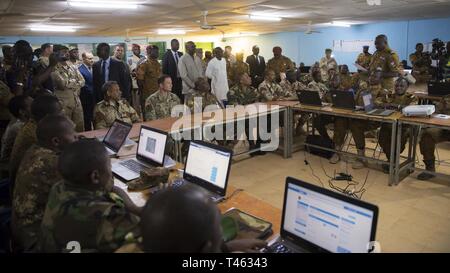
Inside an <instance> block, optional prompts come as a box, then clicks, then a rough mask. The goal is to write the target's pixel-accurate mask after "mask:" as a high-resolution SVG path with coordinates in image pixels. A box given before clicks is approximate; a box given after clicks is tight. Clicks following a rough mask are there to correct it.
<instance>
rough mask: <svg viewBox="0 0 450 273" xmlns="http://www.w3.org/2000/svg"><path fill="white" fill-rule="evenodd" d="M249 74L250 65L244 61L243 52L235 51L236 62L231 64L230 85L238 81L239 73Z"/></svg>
mask: <svg viewBox="0 0 450 273" xmlns="http://www.w3.org/2000/svg"><path fill="white" fill-rule="evenodd" d="M244 73H246V74H249V73H250V67H249V65H248V64H247V63H245V62H244V53H236V62H235V63H234V64H231V80H232V81H231V82H230V86H232V85H236V84H238V83H239V78H240V75H242V74H244Z"/></svg>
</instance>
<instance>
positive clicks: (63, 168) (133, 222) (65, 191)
mask: <svg viewBox="0 0 450 273" xmlns="http://www.w3.org/2000/svg"><path fill="white" fill-rule="evenodd" d="M58 171H59V173H60V174H61V176H62V177H63V179H64V180H63V181H60V182H58V183H56V184H55V185H54V186H53V187H52V189H51V191H50V194H49V197H48V202H47V206H46V209H45V213H44V217H43V219H42V225H41V234H40V240H39V250H40V251H41V252H69V251H71V250H72V249H71V248H70V246H69V245H68V243H69V242H76V243H78V244H79V247H80V249H79V251H81V252H96V251H99V252H113V251H115V250H116V249H118V248H119V247H121V246H122V245H124V244H126V243H131V241H135V240H136V238H137V236H139V235H140V233H139V229H138V228H139V227H138V224H139V217H138V216H137V215H139V214H140V213H141V209H140V208H138V207H137V206H136V205H134V204H133V202H132V201H131V200H130V198H129V197H128V195H127V194H126V193H125V192H124V191H123V190H122V189H120V188H118V187H115V186H114V185H113V177H112V173H111V162H110V159H109V157H108V155H107V153H106V149H105V147H104V146H103V144H102V143H101V142H99V141H97V140H90V139H83V140H79V141H77V142H75V143H72V144H70V145H69V146H68V147H67V148H65V149H64V151H63V152H62V153H61V155H60V157H59V160H58Z"/></svg>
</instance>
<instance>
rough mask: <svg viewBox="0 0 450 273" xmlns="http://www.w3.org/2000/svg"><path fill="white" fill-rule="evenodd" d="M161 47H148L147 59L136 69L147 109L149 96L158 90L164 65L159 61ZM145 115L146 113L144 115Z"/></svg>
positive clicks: (143, 106)
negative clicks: (146, 102)
mask: <svg viewBox="0 0 450 273" xmlns="http://www.w3.org/2000/svg"><path fill="white" fill-rule="evenodd" d="M158 56H159V48H158V47H157V46H154V45H152V46H148V47H147V60H146V61H145V62H143V63H141V64H140V65H139V66H138V67H137V69H136V79H137V83H138V86H139V90H140V94H141V97H140V100H141V107H142V109H145V101H146V100H147V98H148V97H149V96H150V95H151V94H153V93H155V92H156V91H158V89H159V86H158V78H159V77H160V76H161V73H162V67H161V64H160V63H159V62H158ZM144 112H145V110H144ZM143 116H144V117H145V113H144V115H143Z"/></svg>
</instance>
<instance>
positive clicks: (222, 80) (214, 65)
mask: <svg viewBox="0 0 450 273" xmlns="http://www.w3.org/2000/svg"><path fill="white" fill-rule="evenodd" d="M205 74H206V77H208V78H209V79H211V93H213V94H214V95H215V96H216V98H217V99H218V100H220V101H221V102H222V104H223V105H224V106H226V104H227V103H226V102H227V93H228V90H229V87H228V78H227V61H226V60H225V58H223V50H222V48H220V47H216V48H215V49H214V59H212V60H211V61H210V62H209V63H208V67H207V68H206V73H205Z"/></svg>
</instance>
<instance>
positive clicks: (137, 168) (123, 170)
mask: <svg viewBox="0 0 450 273" xmlns="http://www.w3.org/2000/svg"><path fill="white" fill-rule="evenodd" d="M167 139H168V134H167V133H166V132H163V131H160V130H157V129H154V128H151V127H147V126H144V125H143V126H141V131H140V133H139V142H138V146H137V150H136V158H133V159H128V160H122V161H119V162H115V163H113V164H112V172H113V174H114V175H116V176H117V177H119V178H120V179H122V180H124V181H131V180H134V179H137V178H139V177H140V172H141V171H142V170H145V169H149V168H152V167H162V166H164V167H166V168H170V167H173V166H175V164H176V163H175V161H173V160H172V159H171V158H170V157H169V156H166V155H165V153H166V144H167Z"/></svg>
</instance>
